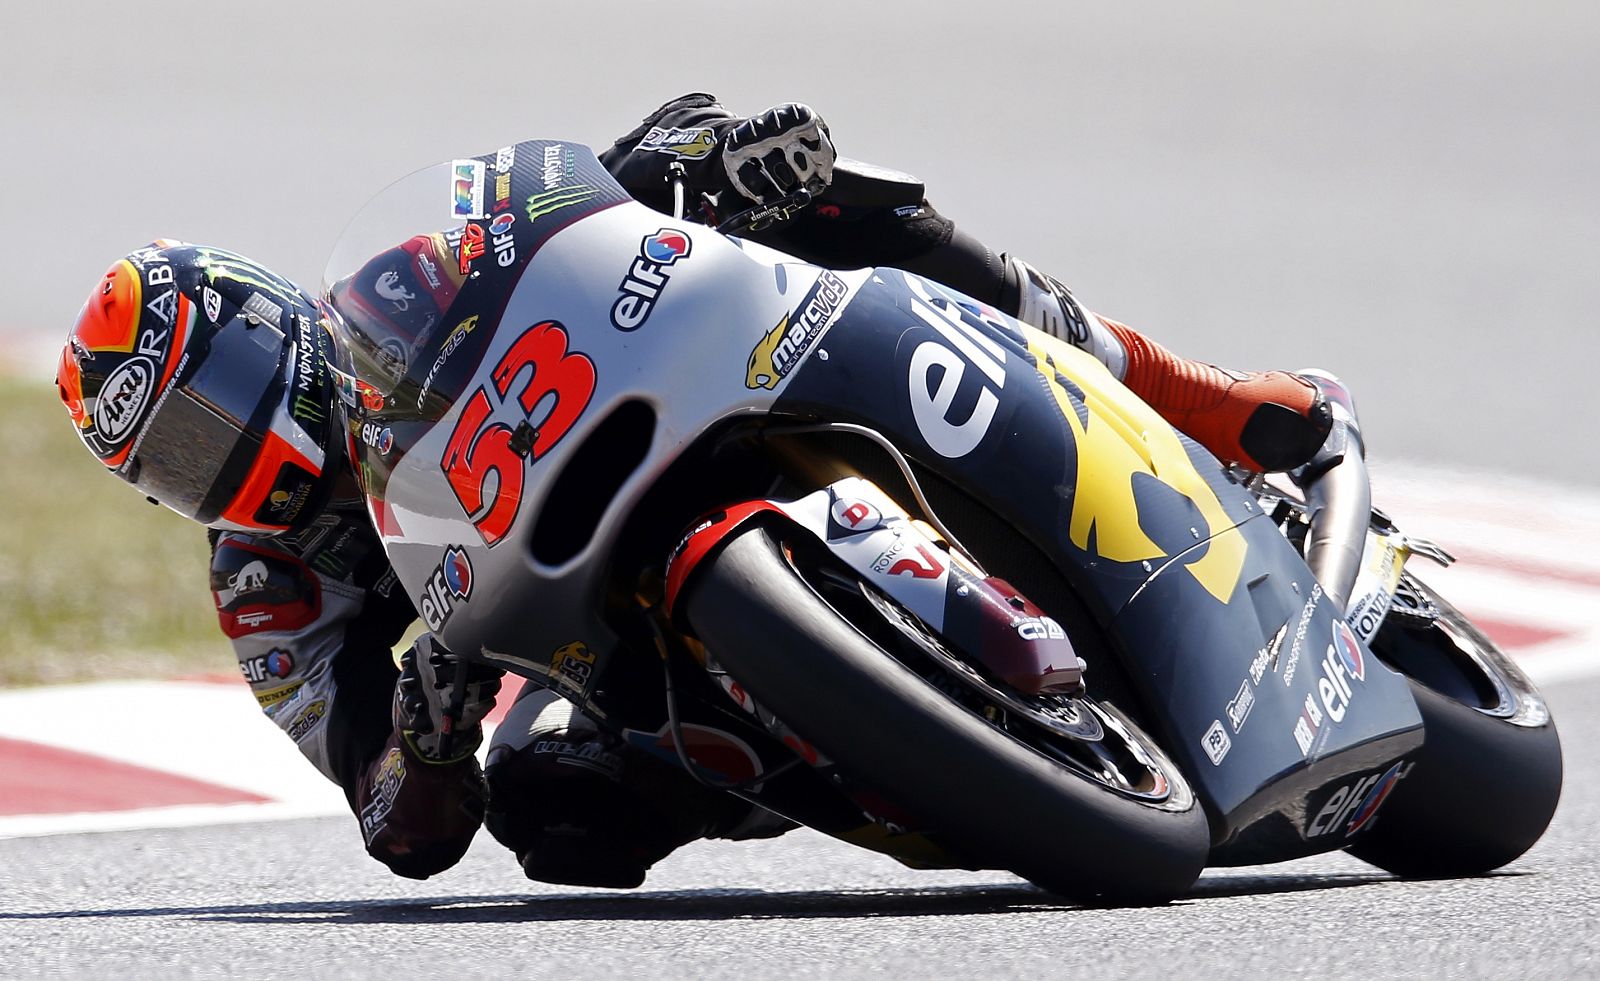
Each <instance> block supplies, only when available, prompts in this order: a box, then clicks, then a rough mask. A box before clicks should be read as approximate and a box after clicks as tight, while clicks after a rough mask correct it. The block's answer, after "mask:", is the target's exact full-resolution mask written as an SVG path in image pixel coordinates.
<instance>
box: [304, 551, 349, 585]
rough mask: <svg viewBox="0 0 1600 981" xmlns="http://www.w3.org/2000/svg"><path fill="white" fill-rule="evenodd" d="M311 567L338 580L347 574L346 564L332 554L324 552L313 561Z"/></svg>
mask: <svg viewBox="0 0 1600 981" xmlns="http://www.w3.org/2000/svg"><path fill="white" fill-rule="evenodd" d="M311 567H312V568H313V569H316V570H317V571H318V572H321V573H323V574H324V575H327V576H331V577H333V578H334V579H338V578H340V577H341V576H343V575H344V573H345V568H346V567H345V564H344V562H343V560H341V559H340V558H339V557H338V556H336V555H334V554H333V553H332V552H323V553H322V554H321V555H318V556H317V557H316V558H314V559H312V560H311Z"/></svg>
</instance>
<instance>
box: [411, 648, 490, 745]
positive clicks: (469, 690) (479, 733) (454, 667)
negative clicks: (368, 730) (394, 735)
mask: <svg viewBox="0 0 1600 981" xmlns="http://www.w3.org/2000/svg"><path fill="white" fill-rule="evenodd" d="M504 674H505V672H503V671H501V670H499V669H497V668H491V667H487V666H485V665H482V664H474V663H471V662H468V661H464V660H462V659H461V658H459V657H457V656H456V655H455V654H452V653H450V652H449V651H448V650H445V648H444V647H443V646H441V645H440V644H439V643H438V641H436V640H434V638H433V635H431V634H424V635H423V636H421V637H418V638H417V641H416V643H414V644H412V645H411V647H410V648H408V649H407V650H406V652H405V653H404V654H402V655H401V656H400V678H399V680H398V681H396V682H395V688H394V725H395V729H397V730H399V731H400V732H401V733H402V734H403V735H404V736H405V739H406V741H407V742H408V743H410V744H411V747H412V748H413V749H415V750H416V752H417V755H418V756H420V757H421V758H423V759H424V760H427V761H429V762H433V763H450V762H453V761H455V760H459V759H461V758H462V757H465V756H469V755H471V754H472V753H473V752H474V751H475V750H476V749H477V748H478V744H479V743H481V742H483V720H484V717H485V716H487V715H488V714H489V711H490V710H491V709H493V708H494V697H495V695H496V694H498V693H499V691H500V679H501V677H502V676H504Z"/></svg>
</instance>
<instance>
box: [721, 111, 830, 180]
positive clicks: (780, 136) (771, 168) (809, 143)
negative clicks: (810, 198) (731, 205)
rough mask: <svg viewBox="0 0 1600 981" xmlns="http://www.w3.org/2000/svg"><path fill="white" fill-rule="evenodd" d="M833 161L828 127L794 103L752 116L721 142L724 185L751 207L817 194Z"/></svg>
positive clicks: (813, 114) (817, 117) (813, 112)
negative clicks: (801, 190)
mask: <svg viewBox="0 0 1600 981" xmlns="http://www.w3.org/2000/svg"><path fill="white" fill-rule="evenodd" d="M836 156H837V154H836V153H835V152H834V149H833V141H832V140H831V139H830V138H829V136H828V124H827V123H825V122H823V121H822V117H821V116H819V115H817V113H816V111H815V110H813V109H812V108H811V107H810V106H806V105H801V104H800V103H798V102H787V103H784V104H783V105H781V106H773V107H772V108H771V109H768V110H767V111H766V112H763V113H761V114H759V115H756V116H751V117H750V118H749V119H746V120H745V121H744V122H742V123H740V124H739V125H737V126H735V127H734V128H733V129H731V130H729V131H728V133H727V135H726V136H724V137H723V138H722V166H723V169H724V170H725V171H726V173H727V178H728V183H729V185H730V186H732V188H733V190H735V191H737V192H738V193H739V194H740V195H742V196H743V197H745V198H748V199H749V200H751V201H752V202H755V203H756V204H773V203H775V202H777V201H779V200H781V199H782V198H783V197H784V196H785V195H787V194H788V193H789V192H790V191H792V190H794V189H795V188H796V187H797V186H803V187H806V188H807V189H809V190H811V191H812V192H813V193H815V192H818V191H820V190H822V189H823V188H825V187H827V186H828V184H829V183H830V182H831V181H832V180H833V162H834V158H835V157H836Z"/></svg>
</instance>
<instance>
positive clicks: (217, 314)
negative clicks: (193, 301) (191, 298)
mask: <svg viewBox="0 0 1600 981" xmlns="http://www.w3.org/2000/svg"><path fill="white" fill-rule="evenodd" d="M200 303H201V306H203V307H205V311H206V319H207V320H209V321H211V322H212V323H216V322H218V321H219V320H221V319H222V294H221V293H218V292H217V291H216V290H214V289H212V288H211V287H209V286H207V287H205V288H204V289H202V290H201V291H200Z"/></svg>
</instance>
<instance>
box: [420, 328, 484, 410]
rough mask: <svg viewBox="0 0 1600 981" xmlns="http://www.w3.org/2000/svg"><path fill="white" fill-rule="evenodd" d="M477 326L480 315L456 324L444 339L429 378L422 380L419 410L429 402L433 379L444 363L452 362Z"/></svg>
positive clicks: (430, 369)
mask: <svg viewBox="0 0 1600 981" xmlns="http://www.w3.org/2000/svg"><path fill="white" fill-rule="evenodd" d="M477 326H478V315H477V314H473V315H472V316H470V317H468V318H467V319H465V320H463V321H461V322H460V323H459V324H456V325H455V327H454V328H452V329H451V331H450V334H449V336H447V337H446V338H445V339H444V343H443V344H440V345H439V356H438V357H436V358H434V359H433V367H431V368H429V369H428V376H427V377H426V378H424V379H423V380H422V389H421V391H419V392H418V393H417V408H419V409H420V408H422V404H423V403H424V402H426V401H427V400H428V391H429V390H430V389H432V388H433V379H434V378H435V377H436V376H437V375H438V374H439V369H441V368H443V367H444V363H445V362H446V361H448V360H450V355H452V354H454V353H455V351H456V348H458V347H460V346H461V343H462V342H463V341H465V340H466V339H467V335H468V334H470V333H472V330H473V328H474V327H477Z"/></svg>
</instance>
